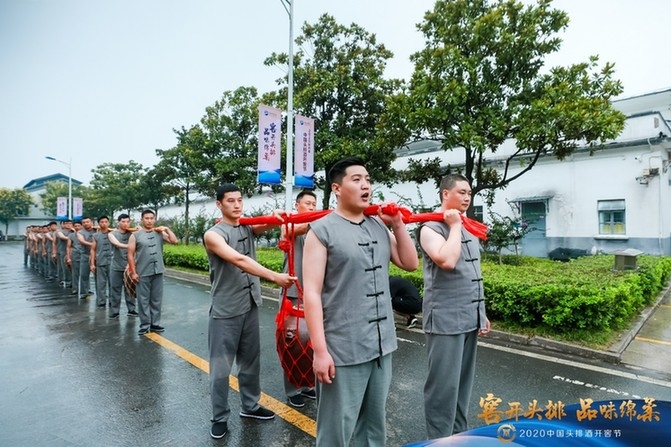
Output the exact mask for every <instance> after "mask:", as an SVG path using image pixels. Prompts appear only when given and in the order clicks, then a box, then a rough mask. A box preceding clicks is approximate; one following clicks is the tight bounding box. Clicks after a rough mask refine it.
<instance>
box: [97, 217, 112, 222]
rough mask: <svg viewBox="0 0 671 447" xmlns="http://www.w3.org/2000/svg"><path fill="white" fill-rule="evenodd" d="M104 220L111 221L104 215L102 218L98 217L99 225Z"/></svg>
mask: <svg viewBox="0 0 671 447" xmlns="http://www.w3.org/2000/svg"><path fill="white" fill-rule="evenodd" d="M103 219H107V220H110V218H109V217H107V216H105V215H102V216H100V217H98V223H100V221H101V220H103Z"/></svg>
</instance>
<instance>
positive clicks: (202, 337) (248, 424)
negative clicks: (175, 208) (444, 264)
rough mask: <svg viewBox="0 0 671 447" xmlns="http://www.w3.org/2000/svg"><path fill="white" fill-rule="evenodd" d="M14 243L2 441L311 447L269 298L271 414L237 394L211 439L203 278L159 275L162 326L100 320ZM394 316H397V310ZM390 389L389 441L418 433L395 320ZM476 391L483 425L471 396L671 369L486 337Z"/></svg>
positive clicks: (576, 392)
mask: <svg viewBox="0 0 671 447" xmlns="http://www.w3.org/2000/svg"><path fill="white" fill-rule="evenodd" d="M21 249H22V245H21V244H20V243H7V242H4V243H0V315H2V317H3V322H2V324H0V397H1V402H2V404H1V405H0V446H12V447H13V446H50V447H51V446H160V445H165V446H220V445H228V446H250V447H252V446H253V447H260V446H310V445H314V437H313V433H314V417H315V404H314V403H313V402H308V404H307V405H306V406H305V407H304V408H302V409H300V410H299V411H296V410H294V409H292V408H289V407H288V406H286V405H285V398H284V392H283V386H282V373H281V368H280V364H279V360H278V358H277V354H276V351H275V345H274V343H275V341H274V327H275V325H274V317H275V312H276V306H277V303H276V302H274V301H272V300H265V304H264V306H263V308H262V311H261V332H262V360H261V365H262V379H261V386H262V391H263V393H264V395H263V397H262V399H263V400H262V402H263V404H264V405H265V406H268V407H270V408H272V409H273V410H275V411H276V412H277V413H278V417H277V418H276V419H275V420H273V421H269V422H265V421H254V420H246V419H244V420H243V419H241V418H239V417H238V416H237V413H238V411H239V396H238V394H237V393H235V392H232V393H231V394H230V402H231V406H232V416H231V420H230V421H229V433H228V434H227V435H226V437H225V438H224V439H222V440H213V439H211V438H210V436H209V429H210V421H209V418H210V416H211V407H210V399H209V391H208V377H207V312H208V308H209V297H208V287H207V286H204V285H199V284H194V283H190V282H185V281H181V280H177V279H173V278H166V287H165V296H164V302H163V325H164V326H165V327H166V331H165V332H164V333H163V334H151V336H149V337H148V336H140V335H138V334H137V326H138V321H136V319H135V318H133V317H129V316H127V315H126V312H125V308H124V304H123V303H122V312H121V317H120V318H119V319H118V320H110V319H109V318H108V313H109V311H108V309H98V308H96V307H95V299H94V298H88V299H86V300H78V299H76V298H75V297H74V296H72V295H70V294H69V293H68V291H66V290H64V289H61V288H59V287H58V286H56V285H55V284H54V283H46V282H44V280H43V279H42V278H41V277H39V276H38V275H37V274H36V273H35V272H34V271H32V270H31V269H30V268H25V267H24V266H23V256H22V253H21ZM398 321H399V322H400V320H398ZM397 335H398V337H399V350H398V351H397V352H396V353H395V354H394V360H393V361H394V373H393V381H392V390H391V392H390V395H389V400H388V418H387V425H388V443H387V445H389V446H401V445H404V444H406V443H410V442H414V441H419V440H422V439H424V437H425V431H424V417H423V406H422V386H423V381H424V378H425V364H426V356H425V351H424V338H423V335H422V334H421V333H420V332H419V331H407V330H405V329H402V328H399V331H398V333H397ZM478 355H479V357H478V372H477V377H476V383H475V386H474V390H473V398H472V404H471V414H470V417H469V420H470V422H471V424H472V426H480V425H483V421H482V419H481V418H478V417H477V415H478V413H479V412H480V408H479V407H478V402H479V400H480V397H483V396H486V394H487V393H493V394H495V395H496V396H498V397H501V398H502V399H503V401H504V402H510V401H520V402H522V403H525V402H530V401H532V400H534V399H537V400H538V401H539V402H547V401H548V400H553V401H557V400H561V401H563V402H564V403H567V404H569V403H575V402H577V401H578V400H579V399H580V398H588V397H589V398H592V399H594V400H595V401H598V400H605V399H623V398H627V396H630V397H654V398H655V399H657V400H671V375H669V374H665V373H664V372H661V373H660V372H659V371H657V372H654V371H647V370H646V369H645V368H644V365H643V366H639V367H637V369H636V370H633V369H631V368H630V367H627V366H620V365H611V364H605V363H601V362H598V361H589V360H586V359H576V358H563V359H561V358H557V357H556V356H549V355H548V354H547V353H545V354H543V353H540V352H530V351H529V350H528V349H527V350H524V351H522V350H519V349H517V348H515V347H501V346H496V345H493V344H491V343H489V342H488V341H487V340H486V339H485V340H483V343H482V344H481V347H480V349H479V354H478Z"/></svg>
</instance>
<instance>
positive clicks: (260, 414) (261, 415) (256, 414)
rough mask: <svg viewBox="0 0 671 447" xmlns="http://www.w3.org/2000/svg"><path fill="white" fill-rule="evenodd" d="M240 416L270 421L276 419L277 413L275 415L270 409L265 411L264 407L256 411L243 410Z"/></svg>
mask: <svg viewBox="0 0 671 447" xmlns="http://www.w3.org/2000/svg"><path fill="white" fill-rule="evenodd" d="M240 416H242V417H243V418H252V419H263V420H268V419H272V418H274V417H275V413H273V412H272V411H270V410H268V409H265V408H263V407H259V408H257V409H256V410H254V411H245V410H242V411H240Z"/></svg>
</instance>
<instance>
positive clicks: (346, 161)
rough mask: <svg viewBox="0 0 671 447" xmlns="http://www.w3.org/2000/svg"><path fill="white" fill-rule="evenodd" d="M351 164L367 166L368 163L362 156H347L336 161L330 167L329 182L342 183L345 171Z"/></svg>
mask: <svg viewBox="0 0 671 447" xmlns="http://www.w3.org/2000/svg"><path fill="white" fill-rule="evenodd" d="M350 166H363V167H364V168H365V167H366V163H364V161H363V159H362V158H361V157H345V158H342V159H340V160H338V161H336V162H335V163H334V164H333V166H331V169H329V174H328V184H331V183H338V184H340V183H341V182H342V179H343V177H345V171H346V170H347V168H349V167H350Z"/></svg>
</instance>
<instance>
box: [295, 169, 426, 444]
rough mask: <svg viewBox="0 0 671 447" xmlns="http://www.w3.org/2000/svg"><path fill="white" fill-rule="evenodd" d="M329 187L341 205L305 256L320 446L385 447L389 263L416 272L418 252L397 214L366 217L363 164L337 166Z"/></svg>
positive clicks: (315, 230) (390, 338) (316, 230)
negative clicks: (361, 446)
mask: <svg viewBox="0 0 671 447" xmlns="http://www.w3.org/2000/svg"><path fill="white" fill-rule="evenodd" d="M328 179H329V180H328V181H329V182H330V183H331V190H332V191H333V193H334V195H335V196H336V198H337V200H338V204H337V206H336V208H335V210H334V211H333V212H332V213H330V214H329V215H327V216H326V217H324V218H322V219H320V220H318V221H316V222H314V223H312V224H311V225H310V229H309V230H308V233H307V235H306V237H305V248H304V251H303V282H304V295H303V297H304V300H305V303H304V306H305V318H306V322H307V325H308V332H309V333H310V339H311V341H312V347H313V350H314V361H313V369H314V372H315V376H316V378H317V395H318V396H319V399H318V402H317V446H329V447H330V446H347V445H357V446H358V445H365V446H369V447H371V446H372V447H374V446H384V445H385V442H386V428H385V416H386V401H387V395H388V393H389V386H390V384H391V353H392V352H393V351H394V350H396V347H397V345H396V333H395V326H394V315H393V311H392V308H391V296H390V292H389V261H392V262H393V263H394V264H396V265H397V266H398V267H400V268H402V269H404V270H407V271H412V270H415V269H416V268H417V265H418V260H417V250H416V249H415V244H414V243H413V241H412V239H411V238H410V235H409V234H408V232H407V231H406V228H405V225H404V224H403V221H402V220H401V215H400V213H397V214H396V215H394V216H388V215H384V214H382V213H381V211H380V212H379V213H378V216H370V217H369V216H365V215H364V210H365V209H366V208H367V207H368V206H369V204H370V199H371V184H370V177H369V175H368V172H367V170H366V168H365V166H364V164H363V161H362V160H361V159H359V158H355V157H350V158H345V159H343V160H340V161H339V162H337V163H335V164H334V165H333V167H332V168H331V169H330V171H329V174H328ZM387 225H389V226H390V227H391V231H392V232H393V233H391V232H390V231H389V229H388V228H387Z"/></svg>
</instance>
